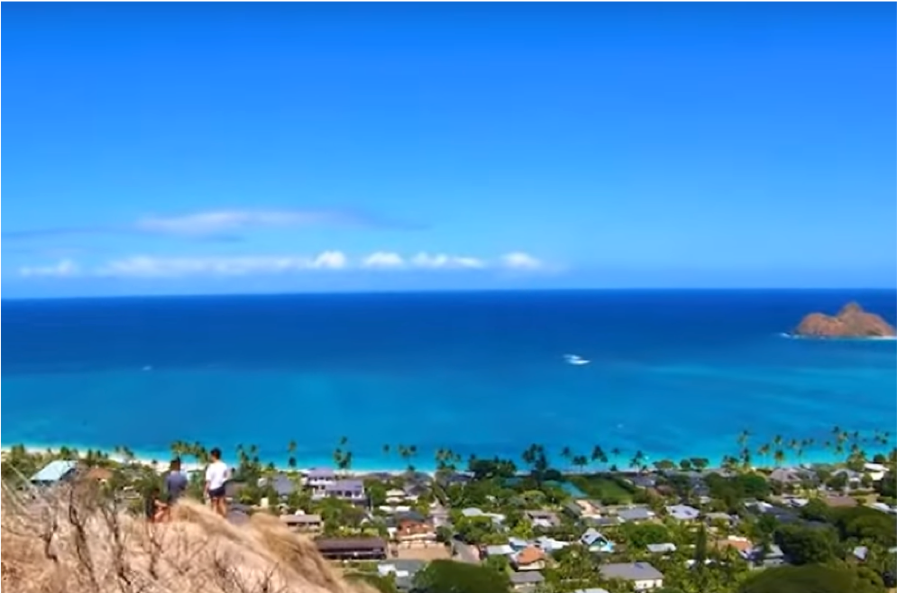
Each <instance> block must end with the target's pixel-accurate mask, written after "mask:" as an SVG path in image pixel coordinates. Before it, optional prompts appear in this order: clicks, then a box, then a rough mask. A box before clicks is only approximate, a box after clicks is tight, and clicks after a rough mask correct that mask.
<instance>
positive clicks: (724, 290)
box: [0, 286, 897, 302]
mask: <svg viewBox="0 0 897 593" xmlns="http://www.w3.org/2000/svg"><path fill="white" fill-rule="evenodd" d="M850 291H856V292H865V293H869V292H890V293H895V294H897V287H781V286H769V287H686V286H682V287H602V288H434V289H427V288H419V289H400V290H390V289H374V290H343V291H313V290H309V291H301V292H247V293H199V294H194V293H170V294H127V295H75V296H27V297H21V296H13V297H4V296H2V295H0V302H4V301H5V302H13V301H75V300H109V301H111V300H129V299H174V298H177V299H181V298H253V297H262V298H263V297H303V296H316V297H321V296H339V297H345V296H371V295H417V294H431V295H432V294H494V293H574V292H575V293H584V292H591V293H599V292H632V293H648V292H680V293H683V292H721V293H733V292H742V293H745V292H778V293H787V292H790V293H807V292H816V293H821V292H850Z"/></svg>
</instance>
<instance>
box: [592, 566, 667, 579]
mask: <svg viewBox="0 0 897 593" xmlns="http://www.w3.org/2000/svg"><path fill="white" fill-rule="evenodd" d="M600 570H601V575H602V576H603V577H604V578H607V579H623V580H627V581H642V580H651V579H662V578H663V573H661V572H660V571H659V570H657V569H656V568H654V567H653V566H651V565H650V564H648V563H647V562H616V563H611V564H603V565H602V566H601V567H600Z"/></svg>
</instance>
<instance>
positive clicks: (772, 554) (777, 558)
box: [741, 544, 785, 568]
mask: <svg viewBox="0 0 897 593" xmlns="http://www.w3.org/2000/svg"><path fill="white" fill-rule="evenodd" d="M741 557H742V558H744V559H745V560H747V561H748V562H750V563H751V564H753V565H754V566H755V567H763V568H772V567H774V566H782V565H783V564H785V554H784V553H783V552H782V548H780V547H779V546H777V545H775V544H771V545H770V546H769V547H768V549H766V550H765V551H764V549H763V546H754V547H752V548H751V549H749V550H747V551H746V552H743V553H742V554H741Z"/></svg>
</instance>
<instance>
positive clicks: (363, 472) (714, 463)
mask: <svg viewBox="0 0 897 593" xmlns="http://www.w3.org/2000/svg"><path fill="white" fill-rule="evenodd" d="M19 445H21V446H24V448H25V451H26V452H27V453H29V454H39V453H47V452H48V451H52V452H54V453H58V452H59V450H60V449H61V448H63V447H65V448H68V449H73V450H77V451H78V454H79V458H83V457H84V455H83V454H84V452H86V451H88V450H93V451H100V452H102V453H103V454H106V455H108V458H109V460H110V461H113V462H115V463H119V464H126V463H128V459H127V458H125V457H124V456H122V455H120V454H118V453H115V452H114V451H112V450H110V449H104V448H102V447H90V446H84V445H82V444H78V445H65V444H63V445H59V444H55V443H54V444H45V443H13V444H2V445H0V452H2V454H3V456H4V457H5V456H6V455H7V454H8V453H9V451H10V450H11V449H12V447H13V446H19ZM895 448H897V446H895V445H890V444H889V445H881V444H876V446H874V447H866V448H863V450H864V451H865V452H866V453H867V461H871V459H872V457H873V456H874V455H877V454H882V455H886V456H887V455H888V454H889V453H890V452H891V451H893V450H894V449H895ZM733 449H734V447H733ZM133 453H134V457H133V458H132V459H131V462H132V463H135V464H138V465H141V466H144V467H151V468H153V470H154V471H156V472H158V473H164V472H165V471H167V470H168V467H169V462H170V460H171V457H172V456H171V453H170V451H169V452H167V453H166V455H164V456H161V455H151V454H147V453H146V452H144V451H134V452H133ZM752 456H753V457H754V460H753V462H752V464H751V470H753V471H772V470H774V469H776V468H789V467H800V466H812V465H839V464H844V463H846V459H847V457H848V456H849V451H848V450H847V449H845V451H844V453H843V454H841V455H836V454H835V453H834V452H833V451H813V454H805V455H804V456H803V458H802V459H800V460H797V459H793V455H791V456H787V457H786V459H785V461H784V462H783V463H781V464H778V465H776V464H775V463H773V462H772V460H771V457H772V456H771V455H770V456H769V459H770V463H757V460H756V457H757V456H756V454H753V455H752ZM234 457H235V455H230V456H229V455H227V454H224V455H223V460H224V462H225V463H227V464H228V466H229V467H231V468H235V467H237V465H238V464H237V462H236V461H235V460H234ZM549 457H550V458H551V456H549ZM558 457H559V455H558ZM191 458H192V456H186V459H185V458H182V461H181V468H182V470H183V471H184V472H187V473H193V472H197V471H203V470H204V468H205V464H203V463H200V462H198V461H195V460H194V461H188V460H187V459H191ZM491 458H492V456H486V457H483V458H482V459H491ZM696 458H702V457H701V456H699V455H694V456H689V459H696ZM659 459H669V458H664V457H659V458H658V459H655V458H654V457H651V456H646V457H645V464H646V465H647V468H648V473H656V472H657V471H659V470H657V468H655V467H654V466H653V461H656V460H659ZM705 459H708V460H709V462H710V463H709V464H708V465H707V466H706V467H705V468H704V469H703V470H701V471H703V472H709V471H714V470H717V471H718V470H722V469H724V468H723V464H722V463H721V461H722V459H714V458H712V457H707V458H705ZM511 460H512V461H513V462H514V463H515V464H516V465H517V468H518V472H517V473H518V474H520V475H526V474H527V473H529V472H528V471H527V468H526V466H525V465H524V464H523V463H522V462H521V461H520V460H519V459H511ZM670 460H671V461H673V462H674V463H676V464H677V466H676V469H677V470H681V468H680V467H679V466H678V461H679V460H674V459H670ZM564 461H565V462H564V463H563V464H556V465H554V466H552V469H555V470H557V471H558V472H560V473H561V474H562V475H565V476H572V475H593V474H609V473H617V474H636V473H639V470H638V469H636V468H634V467H631V466H629V465H627V464H626V462H625V456H623V457H621V461H623V463H620V464H617V470H616V471H615V472H612V471H611V470H610V468H611V467H612V466H614V464H613V463H607V464H601V465H593V466H592V467H586V468H582V469H575V468H573V466H572V465H571V464H570V462H569V461H567V460H564ZM261 462H262V465H264V466H266V465H268V464H267V462H266V461H265V460H264V459H262V460H261ZM412 465H413V466H414V471H415V472H418V473H423V474H427V475H429V476H431V477H433V476H435V474H436V464H435V463H432V464H412ZM590 465H591V464H590ZM273 466H274V469H275V471H277V472H281V473H306V472H308V471H310V470H314V469H332V470H334V471H336V472H337V473H340V474H343V475H344V476H345V477H347V478H362V477H364V476H369V475H372V474H389V475H393V476H401V475H403V474H405V473H407V471H408V467H407V466H405V467H396V466H394V465H393V466H391V467H390V466H365V465H361V466H355V467H351V468H348V469H346V470H338V469H336V468H335V467H334V464H333V463H332V462H330V463H323V462H322V463H312V464H304V465H301V466H300V465H298V464H297V465H296V466H295V467H289V465H288V464H286V463H276V462H274V463H273ZM455 471H456V472H457V473H467V463H466V460H462V461H461V462H460V463H458V464H457V466H456V470H455ZM689 471H694V468H691V469H690V470H689Z"/></svg>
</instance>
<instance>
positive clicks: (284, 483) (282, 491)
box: [270, 474, 296, 496]
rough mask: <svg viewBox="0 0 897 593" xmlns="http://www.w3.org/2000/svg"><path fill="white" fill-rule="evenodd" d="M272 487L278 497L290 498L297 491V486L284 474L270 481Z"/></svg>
mask: <svg viewBox="0 0 897 593" xmlns="http://www.w3.org/2000/svg"><path fill="white" fill-rule="evenodd" d="M270 485H271V487H272V488H274V491H275V492H276V493H277V495H278V496H289V495H290V494H292V493H293V492H295V491H296V484H295V483H293V480H291V479H290V478H289V477H288V476H285V475H284V474H277V475H276V476H274V478H272V479H271V481H270Z"/></svg>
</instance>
